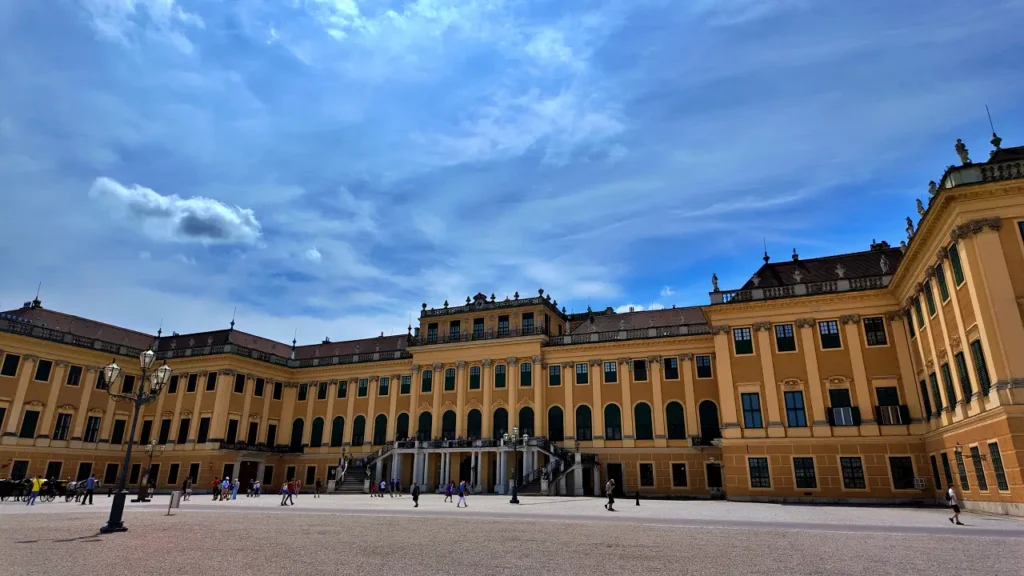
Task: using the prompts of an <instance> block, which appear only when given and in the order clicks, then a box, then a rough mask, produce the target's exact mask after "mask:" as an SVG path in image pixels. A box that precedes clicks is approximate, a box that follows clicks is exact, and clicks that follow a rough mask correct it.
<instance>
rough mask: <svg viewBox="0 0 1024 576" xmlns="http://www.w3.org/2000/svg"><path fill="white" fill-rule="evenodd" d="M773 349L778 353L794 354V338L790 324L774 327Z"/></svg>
mask: <svg viewBox="0 0 1024 576" xmlns="http://www.w3.org/2000/svg"><path fill="white" fill-rule="evenodd" d="M775 349H776V350H778V351H779V352H796V336H795V335H794V334H793V325H792V324H776V325H775Z"/></svg>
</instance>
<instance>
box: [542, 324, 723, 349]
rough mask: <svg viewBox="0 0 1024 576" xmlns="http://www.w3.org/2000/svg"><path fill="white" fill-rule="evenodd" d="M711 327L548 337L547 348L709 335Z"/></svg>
mask: <svg viewBox="0 0 1024 576" xmlns="http://www.w3.org/2000/svg"><path fill="white" fill-rule="evenodd" d="M710 334H711V327H710V326H708V325H707V324H685V325H682V326H661V327H658V328H638V329H634V330H611V331H608V332H586V333H583V334H568V335H565V336H550V337H548V346H571V345H573V344H591V343H595V342H615V341H622V340H640V339H645V338H671V337H673V336H701V335H710Z"/></svg>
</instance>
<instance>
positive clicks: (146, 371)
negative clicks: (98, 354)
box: [100, 350, 171, 534]
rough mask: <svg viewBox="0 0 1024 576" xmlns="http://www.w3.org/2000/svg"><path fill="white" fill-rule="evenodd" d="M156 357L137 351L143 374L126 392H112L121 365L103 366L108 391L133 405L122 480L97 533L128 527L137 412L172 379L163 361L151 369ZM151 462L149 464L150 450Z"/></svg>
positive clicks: (117, 398) (117, 399)
mask: <svg viewBox="0 0 1024 576" xmlns="http://www.w3.org/2000/svg"><path fill="white" fill-rule="evenodd" d="M154 360H156V352H153V350H146V351H145V352H143V353H142V354H139V367H140V368H141V369H142V377H141V378H139V385H138V389H136V390H128V391H125V392H114V383H115V382H116V381H117V377H118V376H120V375H121V367H120V366H118V365H117V362H114V361H111V362H110V364H108V365H107V366H106V367H104V368H103V380H104V381H105V382H106V384H107V394H110V397H111V398H113V399H114V401H115V402H125V403H130V404H132V405H133V406H134V411H133V412H132V426H131V433H130V434H129V435H128V447H127V448H126V449H125V454H124V466H123V467H122V468H121V480H120V482H118V487H117V492H116V493H115V494H114V503H113V505H112V506H111V507H110V518H108V519H107V523H106V524H105V525H104V526H102V527H101V528H100V532H102V533H104V534H108V533H110V532H127V531H128V527H127V526H125V525H124V522H123V521H122V517H123V516H124V501H125V499H126V498H127V497H128V468H129V467H130V466H131V462H132V443H133V442H134V441H135V427H136V426H137V425H138V423H139V411H140V410H141V409H142V407H143V406H145V405H146V404H150V403H152V402H154V401H156V398H157V396H158V395H159V394H160V391H161V390H163V389H164V386H166V385H167V383H168V382H170V380H171V367H170V366H168V365H167V363H166V362H164V364H163V365H162V366H160V367H159V368H157V369H155V370H153V361H154ZM150 464H152V452H150Z"/></svg>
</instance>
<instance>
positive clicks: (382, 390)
mask: <svg viewBox="0 0 1024 576" xmlns="http://www.w3.org/2000/svg"><path fill="white" fill-rule="evenodd" d="M388 388H391V378H388V377H387V376H383V377H381V379H380V381H379V382H378V383H377V396H387V395H388Z"/></svg>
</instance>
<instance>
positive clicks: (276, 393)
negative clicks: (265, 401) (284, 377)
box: [270, 382, 284, 400]
mask: <svg viewBox="0 0 1024 576" xmlns="http://www.w3.org/2000/svg"><path fill="white" fill-rule="evenodd" d="M283 394H284V384H283V383H281V382H274V390H273V392H271V393H270V397H271V398H272V399H274V400H280V399H281V396H282V395H283Z"/></svg>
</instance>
